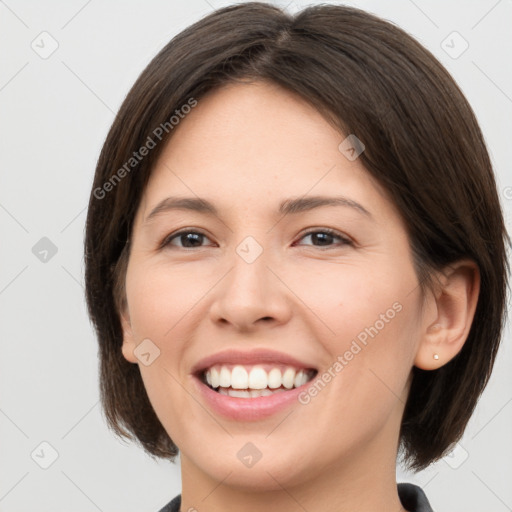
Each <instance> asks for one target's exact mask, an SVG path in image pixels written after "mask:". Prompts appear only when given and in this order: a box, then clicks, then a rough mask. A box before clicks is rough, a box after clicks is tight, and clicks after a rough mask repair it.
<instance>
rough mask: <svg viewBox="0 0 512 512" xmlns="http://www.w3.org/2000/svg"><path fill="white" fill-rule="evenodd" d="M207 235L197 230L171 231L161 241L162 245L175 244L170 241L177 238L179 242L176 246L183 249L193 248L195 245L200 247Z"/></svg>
mask: <svg viewBox="0 0 512 512" xmlns="http://www.w3.org/2000/svg"><path fill="white" fill-rule="evenodd" d="M206 238H207V236H206V235H205V234H203V233H200V232H198V231H190V230H189V231H187V230H184V231H179V232H178V233H173V234H172V235H169V236H168V237H167V238H166V239H165V240H164V241H163V242H162V245H161V246H162V247H168V246H176V244H173V243H172V242H173V241H174V240H178V242H179V244H181V245H178V246H177V247H182V248H184V249H194V248H195V247H202V243H201V242H203V241H204V239H206Z"/></svg>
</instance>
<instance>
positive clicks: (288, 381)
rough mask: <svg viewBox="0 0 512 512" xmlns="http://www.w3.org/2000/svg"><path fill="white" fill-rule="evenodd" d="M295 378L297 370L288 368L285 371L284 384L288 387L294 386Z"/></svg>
mask: <svg viewBox="0 0 512 512" xmlns="http://www.w3.org/2000/svg"><path fill="white" fill-rule="evenodd" d="M294 380H295V370H294V369H293V368H286V370H285V372H284V373H283V386H284V387H285V388H286V389H292V388H293V381H294Z"/></svg>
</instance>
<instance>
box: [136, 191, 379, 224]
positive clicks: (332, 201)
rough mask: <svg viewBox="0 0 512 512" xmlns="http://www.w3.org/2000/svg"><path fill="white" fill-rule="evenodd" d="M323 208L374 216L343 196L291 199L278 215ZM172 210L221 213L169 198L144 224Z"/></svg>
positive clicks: (201, 202) (193, 200)
mask: <svg viewBox="0 0 512 512" xmlns="http://www.w3.org/2000/svg"><path fill="white" fill-rule="evenodd" d="M321 206H345V207H349V208H352V209H354V210H356V211H357V212H359V213H361V214H363V215H364V216H366V217H368V218H369V219H372V220H373V216H372V214H371V213H370V212H369V211H368V210H367V209H366V208H365V207H364V206H362V205H361V204H359V203H358V202H357V201H354V200H352V199H349V198H347V197H343V196H336V197H328V196H305V197H298V198H290V199H286V200H284V201H282V202H281V204H280V205H279V208H278V210H277V213H279V214H281V215H283V216H284V215H290V214H297V213H301V212H305V211H310V210H313V209H315V208H319V207H321ZM172 210H189V211H194V212H198V213H203V214H206V215H213V216H218V215H219V211H218V210H217V208H216V207H215V206H214V205H213V203H211V202H210V201H207V200H206V199H202V198H199V197H172V196H171V197H167V198H165V199H163V200H162V201H160V202H159V203H158V204H157V205H156V206H155V207H154V208H153V209H152V210H151V213H150V214H149V215H148V216H147V217H146V220H145V221H144V223H145V224H146V223H148V222H149V221H150V220H151V219H153V218H155V217H156V216H158V215H160V214H162V213H164V212H169V211H172Z"/></svg>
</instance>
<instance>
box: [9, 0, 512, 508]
mask: <svg viewBox="0 0 512 512" xmlns="http://www.w3.org/2000/svg"><path fill="white" fill-rule="evenodd" d="M229 3H230V2H221V1H214V0H189V1H187V2H177V1H162V0H160V1H158V0H154V1H149V2H142V0H140V1H129V2H128V1H124V2H121V1H120V0H118V1H109V2H106V1H103V2H100V1H99V0H89V1H85V0H76V1H75V0H74V1H68V2H56V1H46V2H44V3H43V2H39V3H36V2H28V1H25V2H22V1H16V0H6V1H0V46H1V54H0V55H1V65H0V107H1V117H0V130H1V132H0V144H1V152H0V159H1V162H2V164H1V167H0V169H1V179H2V186H1V188H0V222H1V226H2V245H1V248H2V249H1V257H2V260H1V265H0V307H1V311H2V322H1V326H0V329H1V331H0V336H1V338H0V339H1V357H0V389H1V395H0V443H1V444H0V449H1V453H0V512H29V511H30V512H35V511H37V512H39V511H41V512H49V511H52V512H64V511H66V512H69V511H74V512H94V511H98V510H99V511H104V512H107V511H108V512H115V511H123V512H131V511H139V512H141V511H148V512H156V510H158V509H159V508H160V507H161V506H162V505H163V504H164V503H166V502H167V501H168V500H169V499H171V498H172V497H174V496H175V495H176V494H178V493H179V492H180V489H181V483H180V469H179V461H178V463H177V464H171V463H168V462H161V461H160V462H156V461H154V460H152V459H151V458H150V457H149V456H147V455H145V454H144V452H143V451H142V450H141V449H140V448H138V447H137V446H135V445H129V444H126V443H123V442H121V441H119V440H118V439H117V438H115V437H114V436H113V435H112V434H111V433H110V432H109V431H108V429H107V427H106V425H105V422H104V419H103V417H102V413H101V410H100V406H99V403H98V396H99V395H98V384H97V381H98V374H97V346H96V340H95V337H94V335H93V331H92V328H91V325H90V324H89V320H88V317H87V315H86V309H85V304H84V287H83V257H82V240H83V231H84V223H85V218H86V205H87V202H88V197H89V193H90V188H91V184H92V178H93V172H94V167H95V163H96V159H97V158H98V155H99V151H100V148H101V145H102V142H103V140H104V137H105V136H106V134H107V131H108V129H109V127H110V124H111V123H112V121H113V119H114V113H115V112H116V111H117V109H118V108H119V106H120V104H121V102H122V100H123V98H124V96H125V95H126V93H127V92H128V90H129V88H130V86H131V85H132V83H133V82H134V80H135V79H136V78H137V76H138V75H139V73H140V72H141V71H142V69H143V67H144V66H145V65H146V64H147V63H148V62H149V61H150V59H151V58H152V57H153V56H154V55H155V53H156V52H157V51H158V50H159V49H160V48H161V47H162V46H163V45H164V44H165V43H166V42H167V41H168V40H169V39H171V37H172V36H173V35H175V34H176V33H178V32H179V31H181V30H182V29H184V28H185V27H186V26H188V25H190V24H191V23H192V22H194V21H196V20H198V19H199V18H200V17H202V16H204V15H206V14H207V13H210V12H211V11H212V10H213V9H216V8H219V7H222V6H224V5H227V4H229ZM274 3H276V4H277V5H281V6H285V5H288V4H289V6H288V10H289V11H290V12H295V11H296V10H299V9H301V8H302V7H304V6H305V5H309V4H311V3H314V2H301V1H298V0H296V1H294V2H291V3H289V1H287V0H283V1H282V2H274ZM345 3H346V4H349V5H354V6H357V7H361V8H363V9H367V10H369V11H371V12H374V13H376V14H378V15H380V16H382V17H384V18H386V19H389V20H391V21H393V22H395V23H396V24H398V25H399V26H401V27H402V28H404V29H405V30H407V31H408V32H409V33H410V34H412V35H413V36H415V37H416V38H417V39H418V40H419V41H420V42H421V43H422V44H424V45H425V46H426V47H427V48H429V49H430V50H431V51H432V52H433V53H434V54H435V55H436V56H437V57H438V59H439V60H440V61H441V62H442V63H443V64H444V65H445V66H446V67H447V68H448V70H449V71H450V73H451V74H452V75H453V76H454V78H455V79H456V80H457V82H458V83H459V84H460V86H461V88H462V89H463V91H464V93H465V94H466V96H467V98H468V100H469V102H470V103H471V104H472V106H473V108H474V110H475V112H476V114H477V117H478V119H479V122H480V124H481V127H482V130H483V132H484V135H485V138H486V140H487V143H488V147H489V150H490V153H491V155H492V159H493V162H494V164H495V169H496V173H497V180H498V186H499V190H500V194H501V199H502V202H503V206H504V209H505V215H506V218H507V225H508V227H509V230H510V226H511V222H510V218H511V210H512V172H511V164H510V162H511V161H512V144H511V140H512V139H511V136H512V71H511V55H512V32H511V29H510V27H511V26H512V23H511V22H512V1H511V0H501V1H496V0H481V1H475V0H473V1H464V2H463V1H451V2H445V1H441V0H436V1H428V2H427V1H420V0H415V1H413V0H403V1H402V0H396V1H389V2H386V3H384V2H379V1H377V0H374V1H370V0H367V1H363V0H358V1H353V2H345ZM45 31H46V32H47V33H48V34H49V35H48V34H43V35H40V34H41V33H42V32H45ZM454 31H456V32H458V33H459V34H460V36H461V37H459V36H458V35H453V34H452V33H453V32H454ZM462 38H463V39H462ZM464 40H465V41H467V44H468V45H469V47H468V48H467V49H466V51H464V52H463V53H461V51H462V50H463V49H464V48H465V44H466V43H464ZM443 41H444V42H443ZM57 44H58V48H57V49H56V50H55V51H54V53H52V54H51V55H47V53H49V52H50V51H51V50H52V45H54V46H55V45H57ZM45 52H46V53H45ZM459 53H461V54H460V55H459ZM43 237H47V238H48V239H49V241H48V240H46V239H45V240H43V241H41V239H42V238H43ZM34 246H35V249H34ZM45 250H47V251H48V252H47V253H45V252H44V251H45ZM55 250H57V252H56V253H55V254H53V253H54V252H55ZM41 259H43V260H45V261H42V260H41ZM511 362H512V352H511V344H510V328H509V325H507V328H506V331H505V338H504V343H503V346H502V348H501V350H500V352H499V354H498V360H497V364H496V368H495V372H494V374H493V376H492V378H491V381H490V383H489V385H488V388H487V389H486V391H485V392H484V395H483V397H482V399H481V401H480V402H479V404H478V407H477V410H476V411H475V414H474V416H473V417H472V419H471V421H470V423H469V426H468V428H467V431H466V433H465V436H464V438H463V439H462V441H461V443H459V446H458V447H457V448H456V450H455V451H454V452H453V454H452V455H451V456H450V457H446V458H445V459H444V460H442V461H439V462H438V463H437V464H434V465H432V466H431V467H430V468H428V470H426V471H423V472H421V473H418V474H409V473H406V472H404V471H403V470H401V469H400V468H398V469H397V479H398V481H410V482H414V483H417V484H419V485H421V486H422V487H423V489H424V490H425V492H426V494H427V496H428V498H429V500H430V501H431V504H432V505H433V508H434V509H435V510H436V512H448V511H450V512H457V511H462V510H464V511H465V512H483V511H485V512H505V511H510V510H512V486H511V485H510V484H511V482H512V436H511V433H512V372H511V371H510V368H511ZM42 442H46V443H49V444H50V445H51V447H49V446H48V445H41V443H42ZM53 450H55V453H54V452H53ZM56 455H58V456H57V458H56V460H53V459H54V458H55V456H56ZM41 466H49V467H48V468H47V469H43V467H41ZM309 512H313V511H309Z"/></svg>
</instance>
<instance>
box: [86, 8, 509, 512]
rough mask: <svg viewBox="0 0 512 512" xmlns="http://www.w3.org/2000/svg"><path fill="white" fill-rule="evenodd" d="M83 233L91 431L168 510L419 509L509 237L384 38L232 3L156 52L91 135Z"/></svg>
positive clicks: (421, 81) (470, 383) (464, 142)
mask: <svg viewBox="0 0 512 512" xmlns="http://www.w3.org/2000/svg"><path fill="white" fill-rule="evenodd" d="M86 230H87V231H86V239H85V260H86V293H87V301H88V307H89V314H90V315H91V318H92V319H93V322H94V324H95V327H96V330H97V335H98V339H99V343H100V357H101V391H102V402H103V406H104V410H105V412H106V414H107V418H108V421H109V424H110V426H111V427H112V428H113V429H114V430H115V431H116V432H117V433H118V434H120V435H122V436H126V437H129V438H132V439H135V440H138V441H139V442H140V443H141V445H142V446H143V447H144V449H145V450H146V451H147V452H148V453H150V454H151V455H153V456H156V457H164V458H168V459H171V460H173V459H174V458H175V457H176V455H177V453H178V449H179V451H180V455H181V472H182V493H181V494H180V495H179V496H177V497H176V498H175V499H174V500H172V502H170V503H168V505H167V506H165V507H164V508H163V509H162V510H163V511H167V512H168V511H177V510H182V511H185V510H199V511H203V510H236V509H241V508H243V509H244V510H249V511H259V510H268V511H273V510H280V511H282V510H290V511H291V510H296V509H300V508H302V509H304V510H310V511H312V510H336V511H353V510H358V511H359V512H366V511H375V510H381V511H394V512H395V511H400V510H401V511H403V510H407V511H409V512H412V511H415V512H425V511H429V510H432V508H431V506H430V504H429V502H428V499H427V497H426V495H425V493H424V492H423V491H422V489H421V488H420V487H418V486H415V485H412V484H408V483H399V484H397V482H396V476H395V467H396V462H397V456H399V457H400V458H401V460H402V461H403V462H404V463H406V464H407V466H408V467H409V468H410V469H413V470H421V469H424V468H426V467H427V466H428V465H429V464H431V463H432V462H434V461H436V460H439V459H440V458H441V457H443V456H444V455H446V454H447V453H449V452H450V451H451V449H453V447H454V445H455V443H456V442H457V441H458V440H459V439H460V438H461V436H462V434H463V432H464V428H465V427H466V425H467V423H468V421H469V418H470V417H471V414H472V411H473V410H474V407H475V405H476V403H477V400H478V398H479V396H480V394H481V392H482V391H483V389H484V388H485V385H486V383H487V381H488V378H489V376H490V373H491V370H492V367H493V364H494V359H495V355H496V352H497V349H498V346H499V342H500V338H501V332H502V325H503V320H504V307H505V300H506V285H507V277H508V274H507V271H508V264H507V261H506V256H505V242H506V241H508V235H507V233H506V230H505V227H504V223H503V217H502V212H501V209H500V205H499V199H498V195H497V191H496V184H495V180H494V175H493V171H492V167H491V164H490V161H489V157H488V153H487V150H486V148H485V144H484V142H483V138H482V135H481V132H480V130H479V127H478V124H477V122H476V120H475V117H474V115H473V112H472V110H471V108H470V106H469V105H468V103H467V101H466V100H465V98H464V97H463V95H462V93H461V92H460V90H459V88H458V87H457V85H456V84H455V82H454V81H453V79H452V78H451V77H450V76H449V75H448V73H447V72H446V70H445V69H444V68H443V67H442V66H441V65H440V64H439V63H438V62H437V61H436V60H435V58H434V57H433V56H432V55H431V54H430V53H429V52H428V51H427V50H425V49H424V48H423V47H422V46H420V45H419V44H418V43H417V42H416V41H415V40H413V39H412V38H411V37H410V36H408V35H407V34H406V33H405V32H403V31H402V30H401V29H399V28H397V27H396V26H394V25H392V24H390V23H388V22H385V21H383V20H381V19H379V18H377V17H375V16H373V15H370V14H368V13H365V12H363V11H360V10H358V9H354V8H350V7H344V6H325V5H323V6H314V7H309V8H307V9H305V10H303V11H302V12H300V13H298V14H296V15H295V16H294V17H291V16H289V15H287V14H285V13H284V12H282V11H281V10H279V9H278V8H277V7H272V6H269V5H266V4H262V3H246V4H242V5H234V6H230V7H226V8H224V9H219V10H217V11H215V12H214V13H212V14H211V15H209V16H207V17H205V18H203V19H202V20H200V21H199V22H197V23H195V24H194V25H192V26H191V27H189V28H187V29H186V30H184V31H183V32H181V33H180V34H178V35H177V36H176V37H175V38H174V39H173V40H172V41H171V42H170V43H169V44H168V45H167V46H166V47H165V48H164V49H163V50H162V51H161V52H160V53H159V54H158V55H157V56H156V57H155V58H154V59H153V60H152V61H151V63H150V64H149V65H148V67H147V68H146V69H145V70H144V72H143V73H142V74H141V76H140V77H139V79H138V80H137V81H136V83H135V84H134V86H133V88H132V89H131V91H130V92H129V94H128V96H127V98H126V99H125V101H124V103H123V105H122V106H121V109H120V111H119V114H118V116H117V117H116V120H115V121H114V124H113V126H112V128H111V130H110V132H109V134H108V136H107V139H106V141H105V144H104V147H103V150H102V153H101V155H100V158H99V161H98V165H97V169H96V175H95V179H94V184H93V190H92V192H91V199H90V203H89V210H88V218H87V228H86ZM180 507H181V508H180Z"/></svg>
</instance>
